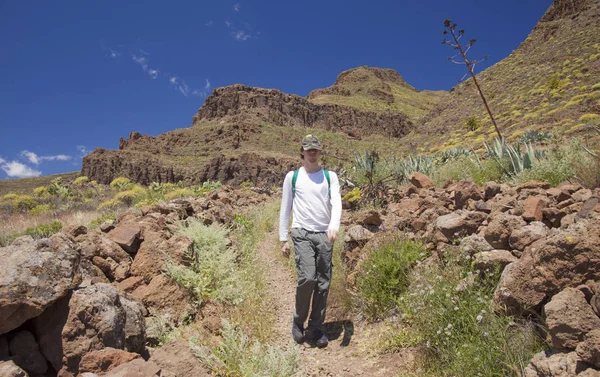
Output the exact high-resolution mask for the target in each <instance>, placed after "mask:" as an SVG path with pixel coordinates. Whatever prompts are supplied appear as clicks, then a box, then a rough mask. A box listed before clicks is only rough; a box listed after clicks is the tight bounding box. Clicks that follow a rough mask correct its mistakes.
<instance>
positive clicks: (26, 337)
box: [9, 331, 48, 374]
mask: <svg viewBox="0 0 600 377" xmlns="http://www.w3.org/2000/svg"><path fill="white" fill-rule="evenodd" d="M9 348H10V354H11V358H12V359H13V361H14V362H15V363H16V364H17V365H18V366H20V367H21V368H23V370H24V371H26V372H27V373H30V374H44V373H46V370H47V369H48V362H47V361H46V358H45V357H44V356H43V355H42V353H41V352H40V349H39V347H38V344H37V342H36V341H35V338H34V337H33V334H32V333H30V332H29V331H19V332H18V333H16V334H14V335H13V337H12V339H11V340H10V344H9Z"/></svg>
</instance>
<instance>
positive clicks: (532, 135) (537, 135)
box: [519, 130, 550, 144]
mask: <svg viewBox="0 0 600 377" xmlns="http://www.w3.org/2000/svg"><path fill="white" fill-rule="evenodd" d="M547 140H550V134H549V133H548V132H544V131H538V130H530V131H527V132H525V134H523V136H521V137H520V138H519V144H527V143H536V142H544V141H547Z"/></svg>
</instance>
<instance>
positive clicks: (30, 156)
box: [20, 150, 71, 165]
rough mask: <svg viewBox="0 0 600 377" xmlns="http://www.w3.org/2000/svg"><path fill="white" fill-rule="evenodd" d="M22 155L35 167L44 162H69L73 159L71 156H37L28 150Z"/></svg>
mask: <svg viewBox="0 0 600 377" xmlns="http://www.w3.org/2000/svg"><path fill="white" fill-rule="evenodd" d="M20 154H21V157H23V158H26V159H27V160H29V162H31V163H32V164H34V165H39V164H40V163H41V162H42V161H68V160H70V159H71V156H67V155H64V154H58V155H56V156H38V155H37V154H35V153H33V152H30V151H28V150H24V151H22V152H21V153H20Z"/></svg>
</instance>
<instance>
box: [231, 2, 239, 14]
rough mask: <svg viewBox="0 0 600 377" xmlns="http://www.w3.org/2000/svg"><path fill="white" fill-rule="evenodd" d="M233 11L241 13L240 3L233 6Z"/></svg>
mask: <svg viewBox="0 0 600 377" xmlns="http://www.w3.org/2000/svg"><path fill="white" fill-rule="evenodd" d="M233 10H234V11H236V12H239V11H240V4H239V3H238V4H233Z"/></svg>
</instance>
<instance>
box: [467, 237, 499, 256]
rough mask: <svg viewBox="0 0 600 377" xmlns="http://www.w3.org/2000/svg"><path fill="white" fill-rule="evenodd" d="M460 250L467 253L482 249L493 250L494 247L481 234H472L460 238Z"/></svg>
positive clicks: (471, 253) (477, 251)
mask: <svg viewBox="0 0 600 377" xmlns="http://www.w3.org/2000/svg"><path fill="white" fill-rule="evenodd" d="M460 250H461V251H462V252H463V253H464V254H467V255H474V254H476V253H479V252H482V251H492V250H493V247H492V245H490V244H489V243H488V242H487V241H486V240H485V238H483V237H482V236H481V235H479V234H471V235H470V236H468V237H465V238H463V239H461V240H460Z"/></svg>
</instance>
